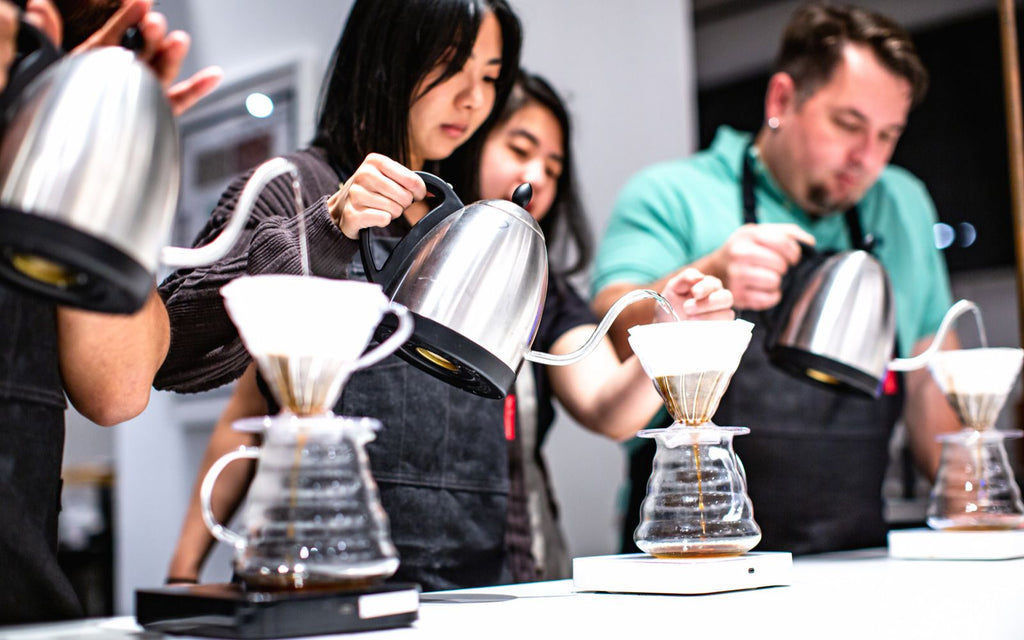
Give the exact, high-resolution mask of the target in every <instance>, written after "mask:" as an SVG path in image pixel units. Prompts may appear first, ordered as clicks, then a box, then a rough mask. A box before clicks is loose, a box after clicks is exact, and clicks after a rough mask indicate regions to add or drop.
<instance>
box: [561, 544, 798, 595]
mask: <svg viewBox="0 0 1024 640" xmlns="http://www.w3.org/2000/svg"><path fill="white" fill-rule="evenodd" d="M792 572H793V554H791V553H787V552H776V551H752V552H748V553H745V554H743V555H739V556H731V557H722V558H655V557H654V556H650V555H647V554H644V553H632V554H623V555H611V556H590V557H586V558H574V559H573V561H572V581H573V586H574V587H575V588H576V590H577V591H607V592H613V593H659V594H679V595H699V594H706V593H721V592H725V591H741V590H744V589H760V588H761V587H779V586H786V585H789V584H790V576H791V574H792Z"/></svg>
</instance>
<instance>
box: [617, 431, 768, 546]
mask: <svg viewBox="0 0 1024 640" xmlns="http://www.w3.org/2000/svg"><path fill="white" fill-rule="evenodd" d="M749 432H750V430H749V429H747V428H745V427H718V426H715V425H704V426H696V427H687V426H682V427H681V428H668V429H656V430H649V431H642V432H640V434H639V435H640V436H643V437H650V438H654V440H655V442H656V443H657V445H658V449H657V452H656V453H655V455H654V468H653V472H652V473H651V479H650V482H649V483H648V485H647V497H646V498H644V501H643V505H642V506H641V512H640V525H639V526H638V527H637V529H636V532H635V533H634V535H633V539H634V540H635V541H636V544H637V546H638V547H639V548H640V549H641V550H642V551H644V552H646V553H649V554H651V555H653V556H657V557H661V558H672V557H698V556H699V557H709V556H729V555H738V554H741V553H745V552H747V551H749V550H751V549H753V548H754V546H756V545H757V543H758V542H759V541H760V540H761V529H760V527H758V526H757V523H756V522H754V510H753V507H752V506H751V503H750V498H749V496H748V495H747V483H746V474H745V473H744V471H743V464H742V463H741V462H740V460H739V458H738V457H737V456H736V454H735V452H734V451H733V447H732V439H733V437H734V436H738V435H744V434H746V433H749Z"/></svg>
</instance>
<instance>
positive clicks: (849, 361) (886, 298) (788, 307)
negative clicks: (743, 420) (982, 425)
mask: <svg viewBox="0 0 1024 640" xmlns="http://www.w3.org/2000/svg"><path fill="white" fill-rule="evenodd" d="M804 254H805V260H804V261H801V263H799V264H797V265H796V267H794V268H793V269H792V270H791V273H789V274H787V276H786V278H785V279H784V283H783V299H782V301H781V302H780V303H779V305H778V306H777V307H776V308H775V309H773V310H772V311H771V312H769V318H771V320H770V321H769V323H768V324H769V332H768V336H767V337H766V339H765V350H766V351H767V352H768V357H769V358H770V359H771V361H772V362H773V363H774V364H775V365H776V366H778V367H780V368H782V369H783V370H785V371H788V372H789V373H792V374H794V375H796V376H798V377H803V378H805V379H810V380H813V381H816V382H820V383H823V384H825V385H827V386H830V387H832V388H835V389H838V390H841V391H848V392H853V393H856V394H861V395H867V396H872V397H877V396H879V395H880V394H881V392H882V382H883V380H884V379H885V376H886V374H887V372H888V371H912V370H914V369H920V368H922V367H924V366H926V365H927V364H928V361H929V360H930V358H931V357H932V355H933V354H934V353H935V352H936V351H938V350H939V349H940V348H941V346H942V343H943V341H944V339H945V336H946V333H947V332H948V331H949V329H950V327H951V326H952V323H953V322H954V321H955V320H956V319H957V318H958V317H959V316H960V315H962V314H964V313H965V312H967V311H973V312H974V313H975V315H976V316H977V319H978V325H979V330H980V331H981V334H982V342H984V341H985V337H984V329H983V328H982V326H981V315H980V311H979V310H978V307H977V305H975V304H974V303H973V302H971V301H969V300H960V301H958V302H956V303H955V304H954V305H952V306H951V307H950V308H949V309H948V310H947V311H946V314H945V317H944V318H943V319H942V322H941V323H940V324H939V328H938V329H937V330H936V332H935V337H934V338H933V339H932V343H931V345H929V347H928V348H927V349H926V350H925V351H924V352H923V353H921V354H920V355H917V356H915V357H912V358H893V353H894V348H895V344H896V314H895V306H894V303H893V292H892V284H891V283H890V282H889V276H888V274H887V273H886V271H885V268H884V267H883V266H882V264H881V263H880V262H879V261H878V260H877V259H876V258H875V257H874V256H872V255H871V254H870V253H868V252H867V251H863V250H860V249H856V250H850V251H841V252H838V253H834V254H831V255H827V254H821V253H817V252H815V251H814V250H813V249H812V248H809V247H804Z"/></svg>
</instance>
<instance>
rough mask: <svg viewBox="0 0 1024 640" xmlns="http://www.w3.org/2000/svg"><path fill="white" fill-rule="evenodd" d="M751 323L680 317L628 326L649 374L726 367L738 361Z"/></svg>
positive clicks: (732, 367) (729, 369)
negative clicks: (674, 319)
mask: <svg viewBox="0 0 1024 640" xmlns="http://www.w3.org/2000/svg"><path fill="white" fill-rule="evenodd" d="M753 328H754V325H753V324H752V323H750V322H747V321H746V320H683V321H681V322H657V323H654V324H643V325H637V326H634V327H630V329H629V345H630V346H631V347H632V348H633V353H635V354H636V356H637V357H638V358H640V364H642V365H643V367H644V371H646V372H647V375H649V376H650V377H651V378H658V377H661V376H674V375H682V374H685V373H698V372H701V371H726V372H728V373H729V374H730V375H731V374H732V373H733V372H734V371H735V370H736V367H738V366H739V364H740V358H741V357H742V356H743V352H744V351H746V350H747V345H748V344H750V334H751V331H752V330H753Z"/></svg>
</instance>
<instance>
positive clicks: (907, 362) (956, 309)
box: [887, 300, 987, 371]
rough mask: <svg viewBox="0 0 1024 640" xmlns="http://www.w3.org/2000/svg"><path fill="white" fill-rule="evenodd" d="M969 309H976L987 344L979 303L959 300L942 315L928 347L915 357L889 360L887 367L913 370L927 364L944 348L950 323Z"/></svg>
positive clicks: (982, 338)
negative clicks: (943, 344)
mask: <svg viewBox="0 0 1024 640" xmlns="http://www.w3.org/2000/svg"><path fill="white" fill-rule="evenodd" d="M968 311H974V313H975V316H976V317H977V319H978V332H979V333H980V334H981V341H982V344H987V340H986V336H985V327H984V326H983V325H982V324H981V316H980V311H979V310H978V305H976V304H974V303H973V302H971V301H970V300H959V301H957V302H956V304H954V305H953V306H952V307H950V308H949V310H948V311H946V315H945V316H943V317H942V322H941V323H940V324H939V328H938V330H937V331H936V332H935V337H934V338H932V343H931V344H930V345H928V348H927V349H925V350H924V351H923V352H921V353H920V354H918V355H916V356H914V357H913V358H894V359H893V360H892V361H891V362H889V365H888V367H887V368H888V369H889V371H913V370H915V369H920V368H922V367H925V366H927V365H928V361H929V360H931V359H932V356H933V355H935V352H936V351H938V350H939V349H940V348H942V343H943V342H944V341H945V340H946V333H947V332H948V331H949V327H950V325H951V324H953V321H954V320H956V319H957V318H959V317H960V316H961V315H963V314H964V313H966V312H968Z"/></svg>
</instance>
